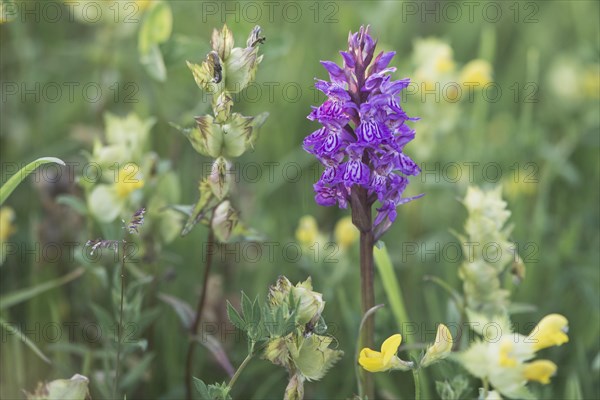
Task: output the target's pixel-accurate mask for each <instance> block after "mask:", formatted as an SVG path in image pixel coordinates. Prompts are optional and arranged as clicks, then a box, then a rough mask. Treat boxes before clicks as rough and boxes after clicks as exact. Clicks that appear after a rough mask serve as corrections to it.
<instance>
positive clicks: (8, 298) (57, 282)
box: [0, 267, 85, 310]
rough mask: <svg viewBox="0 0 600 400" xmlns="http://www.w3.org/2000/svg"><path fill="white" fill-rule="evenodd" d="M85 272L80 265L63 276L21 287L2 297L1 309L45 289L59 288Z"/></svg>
mask: <svg viewBox="0 0 600 400" xmlns="http://www.w3.org/2000/svg"><path fill="white" fill-rule="evenodd" d="M84 272H85V269H83V268H82V267H80V268H77V269H76V270H74V271H73V272H70V273H68V274H66V275H65V276H63V277H61V278H58V279H54V280H51V281H48V282H44V283H41V284H39V285H37V286H34V287H30V288H26V289H21V290H18V291H16V292H12V293H9V294H6V295H4V296H2V297H0V310H4V309H6V308H9V307H12V306H14V305H15V304H19V303H22V302H24V301H27V300H30V299H32V298H34V297H35V296H37V295H39V294H41V293H43V292H45V291H48V290H51V289H54V288H57V287H59V286H62V285H64V284H66V283H68V282H71V281H72V280H74V279H77V278H79V277H80V276H81V275H82V274H83V273H84Z"/></svg>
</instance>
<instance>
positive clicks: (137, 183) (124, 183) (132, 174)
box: [115, 163, 144, 199]
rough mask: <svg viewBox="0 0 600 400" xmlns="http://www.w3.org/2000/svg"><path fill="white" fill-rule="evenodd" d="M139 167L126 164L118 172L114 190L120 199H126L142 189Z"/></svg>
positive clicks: (142, 181) (142, 182)
mask: <svg viewBox="0 0 600 400" xmlns="http://www.w3.org/2000/svg"><path fill="white" fill-rule="evenodd" d="M139 170H140V169H139V167H138V166H137V165H136V164H134V163H128V164H126V165H125V166H124V167H123V168H121V169H120V170H119V174H118V176H117V181H116V182H115V190H116V191H117V195H118V196H119V197H120V198H121V199H124V198H127V196H129V194H130V193H131V192H133V191H135V190H137V189H141V188H143V187H144V180H143V179H141V178H140V177H139Z"/></svg>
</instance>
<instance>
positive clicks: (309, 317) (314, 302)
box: [292, 277, 325, 325]
mask: <svg viewBox="0 0 600 400" xmlns="http://www.w3.org/2000/svg"><path fill="white" fill-rule="evenodd" d="M292 295H293V297H294V301H296V302H298V301H299V302H300V303H299V306H298V316H297V317H296V321H297V323H298V324H301V325H306V324H308V323H309V322H310V323H313V324H314V323H316V322H317V321H318V320H319V318H320V317H321V313H322V312H323V308H325V302H324V301H323V295H322V294H321V293H318V292H315V291H313V290H312V280H311V278H310V277H309V278H308V279H307V280H305V281H304V282H300V283H298V284H297V285H296V286H295V287H293V288H292Z"/></svg>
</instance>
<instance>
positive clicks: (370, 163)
mask: <svg viewBox="0 0 600 400" xmlns="http://www.w3.org/2000/svg"><path fill="white" fill-rule="evenodd" d="M376 45H377V41H376V40H374V39H373V38H372V37H371V36H370V35H369V26H367V27H366V28H365V27H361V28H360V30H359V31H358V32H356V33H350V34H349V36H348V50H347V51H342V52H340V54H341V55H342V58H343V62H344V64H343V67H340V66H338V65H337V64H335V63H333V62H331V61H322V62H321V64H322V65H323V66H324V67H325V69H326V70H327V72H328V73H329V78H330V81H329V82H327V81H322V80H317V82H316V83H315V87H316V88H317V89H319V90H320V91H322V92H323V93H324V94H325V95H326V96H327V100H325V102H324V103H323V104H321V105H320V106H318V107H313V110H312V112H311V113H310V115H309V116H308V119H310V120H313V121H318V122H319V123H320V124H321V125H322V126H323V127H322V128H319V129H318V130H316V131H315V132H313V133H312V134H310V135H309V136H308V137H306V139H305V140H304V149H305V150H306V151H308V152H309V153H311V154H313V155H315V156H316V157H317V159H318V160H319V161H320V162H321V163H322V164H323V165H324V166H325V172H324V173H323V175H322V176H321V178H320V179H319V181H318V182H317V183H316V184H315V185H314V189H315V192H316V196H315V200H316V202H317V203H318V204H319V205H322V206H332V205H337V206H339V207H341V208H346V207H347V205H348V204H351V206H353V209H354V204H355V203H356V201H357V200H355V201H354V202H353V201H352V196H353V192H355V193H356V194H355V198H356V199H358V198H361V199H363V200H362V207H363V208H366V207H368V208H369V209H370V207H371V206H372V205H373V204H374V203H375V202H376V201H379V202H380V203H381V207H380V208H378V209H377V215H376V217H375V220H374V223H373V224H371V222H370V218H368V224H364V227H361V226H360V225H361V223H360V222H358V218H354V222H355V225H357V226H358V227H359V229H361V230H372V232H373V233H374V236H375V240H377V239H378V238H379V237H381V235H383V233H385V231H386V230H387V229H388V228H389V227H390V226H391V223H392V222H393V221H394V220H395V218H396V207H397V206H398V205H400V204H404V203H406V202H408V201H410V200H413V199H416V198H418V197H421V196H422V195H419V196H415V197H412V198H404V197H402V194H403V192H404V189H405V188H406V186H407V184H408V179H407V176H410V175H418V174H419V173H420V169H419V167H418V166H417V164H416V163H415V162H414V161H413V160H411V159H410V158H409V157H408V156H407V155H406V154H404V153H403V149H404V146H405V145H406V144H407V143H408V142H410V141H411V140H412V139H413V138H414V136H415V131H414V130H413V129H412V128H410V127H409V126H408V125H407V121H415V120H417V119H418V118H410V117H408V116H407V115H406V113H405V112H404V110H403V109H402V107H401V105H400V92H401V91H402V90H403V89H404V88H406V87H407V86H408V84H409V82H410V80H409V79H402V80H397V81H394V80H392V79H391V76H390V74H391V73H392V72H394V71H395V70H396V69H395V68H393V67H388V65H389V63H390V61H391V59H392V58H393V57H394V55H395V52H381V53H379V54H378V55H377V56H375V47H376ZM353 215H354V210H353ZM357 222H358V223H357ZM367 225H368V226H367Z"/></svg>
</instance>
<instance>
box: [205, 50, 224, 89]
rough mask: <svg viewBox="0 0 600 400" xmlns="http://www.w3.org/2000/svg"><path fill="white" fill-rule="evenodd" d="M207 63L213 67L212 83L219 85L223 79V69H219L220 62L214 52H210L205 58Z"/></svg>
mask: <svg viewBox="0 0 600 400" xmlns="http://www.w3.org/2000/svg"><path fill="white" fill-rule="evenodd" d="M207 59H208V62H209V63H210V64H211V65H212V67H213V80H212V81H213V82H214V83H219V82H221V80H222V79H223V68H222V67H221V61H220V60H219V55H218V54H217V52H216V51H211V52H210V53H208V56H207Z"/></svg>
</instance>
